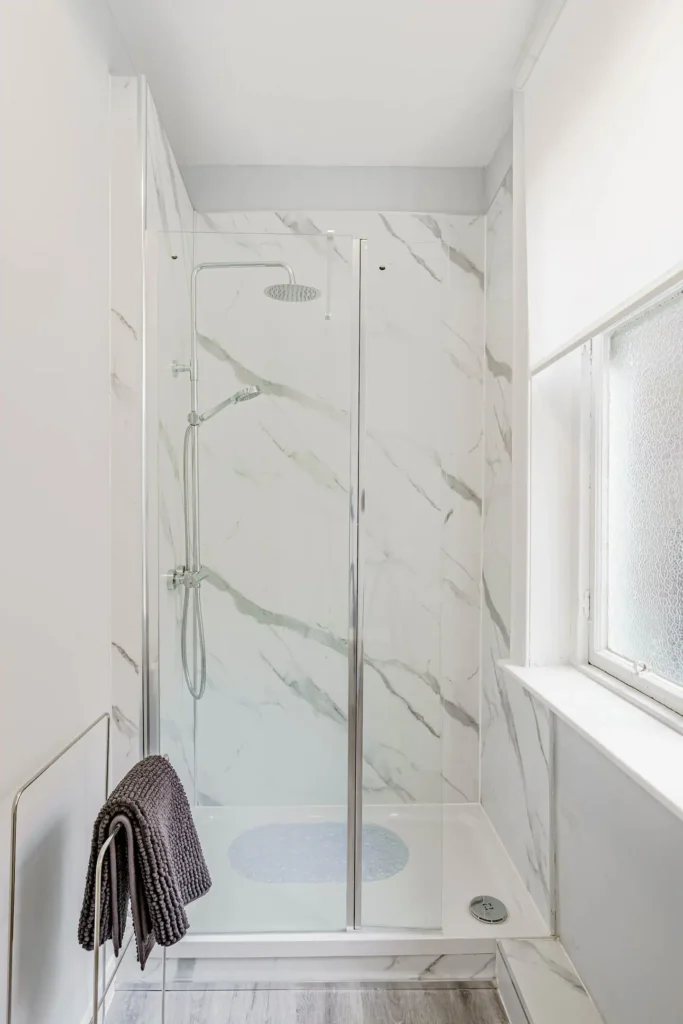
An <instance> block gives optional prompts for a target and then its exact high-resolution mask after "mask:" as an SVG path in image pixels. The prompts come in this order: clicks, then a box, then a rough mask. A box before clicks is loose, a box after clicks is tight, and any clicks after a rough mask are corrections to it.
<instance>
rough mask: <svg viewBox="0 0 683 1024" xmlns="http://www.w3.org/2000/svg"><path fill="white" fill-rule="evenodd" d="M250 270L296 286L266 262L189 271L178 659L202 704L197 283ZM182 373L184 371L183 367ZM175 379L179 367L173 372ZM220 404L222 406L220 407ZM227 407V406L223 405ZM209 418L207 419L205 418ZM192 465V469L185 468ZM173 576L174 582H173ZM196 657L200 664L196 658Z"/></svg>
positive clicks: (283, 267)
mask: <svg viewBox="0 0 683 1024" xmlns="http://www.w3.org/2000/svg"><path fill="white" fill-rule="evenodd" d="M252 268H266V269H268V268H279V269H281V270H284V271H285V272H286V274H287V276H288V278H289V284H290V285H295V284H296V279H295V277H294V271H293V270H292V268H291V267H290V266H289V264H288V263H282V262H279V261H278V262H275V261H267V262H251V263H248V262H239V263H232V262H227V263H226V262H217V263H198V264H197V266H196V267H194V268H193V270H192V278H191V283H190V323H191V334H190V363H189V372H190V414H189V416H188V423H189V425H188V427H187V429H186V432H185V442H184V446H183V487H184V495H183V500H184V516H185V566H184V574H183V575H185V574H186V578H185V579H183V580H179V581H178V582H181V583H183V584H184V585H185V586H186V590H185V594H184V596H183V612H182V622H181V657H182V662H183V675H184V678H185V682H186V684H187V688H188V690H189V691H190V693H191V695H192V697H193V698H194V699H195V700H201V698H202V697H203V696H204V692H205V690H206V644H205V640H204V617H203V614H202V597H201V578H200V575H201V571H202V557H201V534H200V518H199V426H200V424H201V423H202V417H201V416H200V414H199V351H198V344H197V279H198V277H199V275H200V274H201V273H203V272H204V271H208V270H245V269H252ZM181 369H184V367H182V368H181ZM172 370H173V372H174V374H176V375H177V373H178V370H179V364H174V367H173V368H172ZM219 404H222V403H219ZM226 404H227V403H226ZM216 411H218V409H217V407H214V409H212V410H209V413H210V414H211V415H213V413H214V412H216ZM207 418H208V417H207ZM190 464H191V469H190V468H188V467H189V466H190ZM176 575H177V574H175V573H174V577H173V578H174V580H175V578H176ZM187 577H189V579H191V580H192V581H193V582H192V584H191V589H192V593H191V594H190V589H189V588H187ZM190 606H191V610H192V634H193V644H192V660H193V666H192V672H190V668H189V664H188V655H187V647H188V645H187V632H188V628H189V620H190ZM198 655H199V662H197V656H198Z"/></svg>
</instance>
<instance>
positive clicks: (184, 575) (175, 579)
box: [166, 565, 209, 590]
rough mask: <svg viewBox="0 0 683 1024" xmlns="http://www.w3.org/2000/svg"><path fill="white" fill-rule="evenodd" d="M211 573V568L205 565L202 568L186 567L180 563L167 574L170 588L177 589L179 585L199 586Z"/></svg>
mask: <svg viewBox="0 0 683 1024" xmlns="http://www.w3.org/2000/svg"><path fill="white" fill-rule="evenodd" d="M208 575H209V570H208V569H205V568H204V567H203V566H202V567H201V568H200V569H186V568H185V566H184V565H179V566H178V567H177V568H175V569H172V570H171V572H169V573H167V574H166V579H167V581H168V589H169V590H177V589H178V587H198V586H199V585H200V583H201V582H202V580H205V579H206V577H207V576H208Z"/></svg>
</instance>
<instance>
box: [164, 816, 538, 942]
mask: <svg viewBox="0 0 683 1024" xmlns="http://www.w3.org/2000/svg"><path fill="white" fill-rule="evenodd" d="M344 815H345V811H344V808H342V807H290V808H283V807H271V808H268V807H259V808H243V807H232V808H229V807H219V808H209V807H198V808H196V809H195V820H196V822H197V829H198V832H199V836H200V839H201V842H202V846H203V848H204V851H205V855H206V858H207V863H208V866H209V870H210V872H211V874H212V877H213V887H212V889H211V891H210V892H209V893H208V894H207V895H206V896H205V897H203V898H202V899H201V900H199V901H197V903H195V904H193V905H192V906H191V907H190V908H189V917H190V924H191V932H190V936H191V938H192V940H193V942H192V943H187V944H186V945H187V946H188V948H187V949H183V952H182V955H184V956H192V955H197V956H198V955H200V954H198V953H196V954H193V953H192V952H191V948H192V945H193V943H194V942H196V941H197V940H198V939H199V937H202V939H206V940H207V942H208V943H209V946H207V945H206V943H205V945H204V948H203V949H202V952H201V955H202V956H216V955H217V954H216V953H215V952H212V951H211V948H210V942H211V937H212V936H215V937H216V939H218V938H219V937H220V936H221V935H222V936H226V935H229V934H231V933H232V935H240V936H243V935H245V934H248V933H249V932H254V933H259V934H261V935H263V934H279V935H281V936H283V935H284V933H286V932H290V933H299V934H300V935H301V936H302V941H303V937H304V936H305V935H306V933H309V934H310V933H315V932H318V933H324V932H334V931H340V930H341V929H343V928H344V926H345V896H346V889H345V884H344V881H343V880H342V881H339V882H315V881H310V882H263V881H256V880H253V879H250V878H247V877H245V875H244V874H242V873H240V872H238V871H237V870H235V869H234V868H233V866H232V864H231V862H230V858H229V849H230V844H231V843H232V842H233V840H234V839H235V838H236V837H237V836H241V835H243V834H244V833H245V832H246V831H247V830H249V829H251V828H258V827H259V826H263V825H266V824H271V823H278V824H282V823H287V822H291V823H310V822H319V821H337V822H344V820H345V817H344ZM440 817H441V809H440V808H436V807H423V806H419V805H410V806H397V805H395V804H393V805H392V804H390V805H385V806H378V805H370V806H369V807H368V809H367V812H366V820H367V821H368V822H370V823H374V824H379V825H381V826H383V827H385V828H389V829H391V830H393V831H394V832H395V833H396V834H397V835H398V836H399V837H400V838H401V839H402V840H403V842H404V843H405V844H406V846H407V847H408V852H409V858H408V862H407V864H406V865H405V867H404V868H403V870H401V871H399V872H398V873H397V874H395V875H393V876H391V877H389V878H385V879H383V880H378V881H365V882H364V883H363V890H362V899H363V909H362V921H363V924H364V925H365V926H367V927H369V928H383V929H385V930H386V929H389V930H391V929H401V928H404V929H405V928H409V929H412V930H413V934H419V931H418V930H422V932H421V933H422V935H425V934H426V930H428V929H434V930H436V929H439V928H442V931H441V935H442V936H443V939H444V940H450V941H454V940H457V941H465V940H466V941H469V942H484V943H486V942H494V941H495V940H496V938H498V937H503V936H506V935H513V936H519V935H527V936H538V935H545V934H547V931H548V930H547V927H546V926H545V924H544V922H543V920H542V918H541V916H540V914H539V912H538V910H537V909H536V907H535V906H534V903H533V901H532V899H531V898H530V896H529V894H528V892H527V891H526V889H525V886H524V884H523V883H522V881H521V879H520V877H519V875H518V873H517V871H516V870H515V868H514V866H513V864H512V862H511V860H510V858H509V857H508V855H507V853H506V852H505V849H504V847H503V845H502V843H501V842H500V840H499V838H498V836H497V835H496V833H495V831H494V829H493V827H492V826H491V823H490V822H489V820H488V818H487V817H486V814H485V813H484V812H483V811H482V809H481V807H480V806H479V805H477V804H451V805H449V806H447V807H446V808H444V818H445V820H444V823H443V826H442V825H441V822H440ZM442 850H443V854H442ZM479 895H494V896H498V897H499V898H501V899H502V900H503V901H504V903H505V904H506V906H507V908H508V914H509V916H508V920H507V921H506V922H504V923H503V924H500V925H496V926H491V925H487V924H483V923H481V922H479V921H476V920H475V919H474V918H473V917H472V915H471V914H470V913H469V903H470V901H471V900H472V899H473V898H474V897H475V896H479ZM393 934H394V935H396V934H400V932H398V931H395V932H394V933H393ZM434 934H436V931H435V932H434ZM256 937H257V936H253V941H256ZM405 938H406V933H405V932H404V933H403V939H405ZM299 945H300V944H299ZM280 946H281V948H283V949H286V948H287V943H286V942H285V943H284V945H282V943H280ZM398 947H399V948H398V949H391V950H390V951H391V952H399V951H400V947H401V943H400V942H399V944H398ZM275 948H276V949H277V948H279V947H278V945H277V944H276V946H275ZM409 951H410V952H411V953H412V952H420V953H421V952H422V950H409ZM440 951H442V950H440V949H438V948H437V949H436V952H440ZM454 951H457V952H460V951H461V950H460V949H457V950H453V949H452V948H446V949H444V950H443V952H454ZM464 951H466V952H470V951H471V952H475V951H476V952H486V951H488V950H487V948H486V947H485V948H484V949H481V948H476V949H471V950H470V949H466V950H464ZM225 952H226V953H227V952H228V950H227V949H226V950H225ZM261 952H264V953H269V951H268V950H262V951H261ZM373 952H375V950H373ZM425 952H432V948H429V949H427V950H425ZM233 955H237V954H233ZM240 955H253V954H250V953H249V949H248V944H247V947H246V951H244V952H242V953H240ZM283 955H285V954H284V953H283ZM292 955H297V954H294V953H293V954H292ZM298 955H306V954H305V952H302V951H301V950H300V949H298Z"/></svg>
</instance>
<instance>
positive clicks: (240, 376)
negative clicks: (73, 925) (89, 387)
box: [158, 231, 358, 933]
mask: <svg viewBox="0 0 683 1024" xmlns="http://www.w3.org/2000/svg"><path fill="white" fill-rule="evenodd" d="M184 241H186V240H184V239H183V238H181V237H179V236H176V237H171V238H169V239H168V243H169V244H168V245H165V246H161V247H160V255H159V268H158V273H159V286H158V293H159V305H158V318H159V324H158V331H159V339H160V347H161V349H162V357H161V360H160V366H159V394H160V409H159V419H160V445H159V464H160V473H159V476H160V496H159V502H160V507H159V511H160V515H159V521H160V551H161V558H162V560H163V559H165V562H164V561H162V563H161V566H160V569H161V572H162V573H163V572H164V570H167V576H168V571H170V570H172V569H173V568H177V567H178V566H182V565H184V564H185V556H184V547H183V535H184V517H183V509H182V490H183V488H182V478H183V457H182V452H183V436H184V433H185V430H186V427H187V425H188V420H187V417H188V414H189V413H190V412H191V386H190V380H189V376H190V375H189V373H187V372H186V371H185V366H187V365H188V364H189V363H190V362H191V353H190V351H189V345H190V330H189V328H190V322H189V321H190V316H189V310H188V305H187V303H188V296H190V289H189V282H188V279H187V278H188V274H187V266H186V265H183V264H182V261H181V259H180V258H178V257H179V254H180V252H181V250H182V247H183V243H184ZM353 256H354V254H353V242H352V240H351V239H350V238H343V237H336V238H335V240H334V243H333V244H331V243H330V242H329V241H328V239H327V237H326V236H320V235H314V234H311V235H300V236H297V235H290V234H267V233H264V234H239V233H222V232H218V231H217V232H207V233H196V234H195V235H194V255H193V265H194V267H195V268H197V267H199V266H203V265H207V264H217V263H218V264H225V263H228V264H240V266H231V267H216V268H211V269H207V271H206V272H204V271H202V272H199V273H197V272H196V271H195V277H196V300H195V311H196V339H197V365H198V374H197V376H198V380H197V394H196V402H195V404H196V410H195V411H196V413H197V414H198V416H199V418H200V420H201V422H199V423H198V424H197V426H196V428H195V429H196V436H197V440H198V474H197V485H198V486H197V493H198V501H197V502H196V506H197V508H198V524H199V534H200V540H201V569H202V572H201V575H202V578H201V580H197V581H196V582H198V583H199V586H198V588H197V589H198V593H199V598H200V601H201V609H202V621H203V633H204V640H205V644H204V646H205V652H206V686H205V691H204V693H203V696H202V697H201V699H200V700H194V699H193V698H192V697H191V696H190V694H189V692H188V688H187V685H186V681H185V679H184V677H183V671H182V658H181V651H180V650H179V647H180V641H179V635H182V630H183V601H184V598H185V592H184V591H185V590H186V588H185V587H184V586H183V585H180V586H178V587H176V588H175V589H174V590H173V589H171V590H167V589H166V582H167V580H165V581H164V583H163V585H162V587H161V590H160V662H161V682H160V691H161V750H162V752H168V753H169V755H170V756H171V757H172V760H173V762H174V764H175V765H176V767H178V768H179V771H180V772H181V775H182V776H183V781H184V782H185V785H186V788H187V789H188V792H189V793H190V794H191V796H192V801H193V804H194V813H195V818H196V823H197V828H198V831H199V835H200V839H201V841H202V845H203V847H204V850H205V854H206V857H207V861H208V865H209V869H210V871H211V875H212V878H213V887H212V889H211V892H210V893H209V894H208V895H207V896H206V897H205V898H204V899H202V900H201V901H199V902H198V903H197V904H195V905H193V906H192V907H191V908H190V919H191V924H192V928H193V931H195V932H203V933H225V932H251V931H253V932H273V931H288V932H294V931H328V930H335V929H343V928H345V927H346V923H347V919H346V883H347V746H348V692H349V690H348V686H349V679H348V577H349V558H348V552H349V516H348V508H349V491H350V464H351V453H350V446H351V428H350V410H351V394H352V381H353V380H354V379H355V378H354V375H355V373H356V370H357V367H356V364H355V361H356V360H357V350H358V324H357V310H358V302H357V293H356V299H355V314H354V295H353V292H354V277H353V262H354V258H353ZM260 263H266V264H274V265H273V266H266V267H259V266H256V264H260ZM279 264H286V265H288V267H291V269H292V271H293V273H294V274H295V275H296V281H297V282H298V283H300V284H305V285H308V286H311V287H312V288H314V289H317V290H318V292H319V296H318V297H317V298H315V299H312V300H311V299H310V295H307V294H302V293H301V292H300V291H299V292H297V291H295V290H289V291H288V290H287V289H282V288H277V289H275V290H274V292H273V291H271V293H270V294H266V293H265V292H264V290H265V289H268V288H269V286H272V285H285V284H287V282H288V278H289V271H288V270H287V269H286V268H284V267H282V266H279ZM283 299H284V300H285V301H283ZM301 299H308V300H309V301H300V300H301ZM287 300H294V301H287ZM327 312H329V313H330V317H329V319H328V318H326V313H327ZM172 363H176V364H177V365H175V366H172V365H171V364H172ZM245 389H250V391H251V395H250V397H251V399H252V400H249V401H236V402H233V403H230V404H228V405H226V406H225V407H223V408H221V409H220V411H217V412H215V414H212V415H211V416H210V417H209V416H206V413H207V412H208V411H212V412H213V410H214V409H215V408H216V407H218V406H221V404H222V403H223V402H224V401H225V399H226V398H228V397H230V396H232V395H235V394H236V393H240V392H243V391H244V390H245ZM202 417H205V418H203V419H202ZM191 476H192V474H191V473H190V477H191ZM166 563H168V565H166ZM192 582H193V583H194V582H195V581H192ZM196 599H197V592H195V593H193V594H192V595H191V602H190V603H191V608H192V600H196ZM189 618H190V621H189V626H188V627H187V633H186V638H187V648H188V652H189V653H188V659H189V661H190V662H193V661H194V662H195V663H198V664H199V665H201V637H200V630H199V629H198V627H197V626H196V625H195V623H196V621H197V620H196V616H195V615H194V614H193V612H192V610H191V611H190V617H189ZM194 671H196V668H193V667H192V665H191V667H190V674H192V672H194Z"/></svg>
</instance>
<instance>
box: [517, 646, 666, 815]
mask: <svg viewBox="0 0 683 1024" xmlns="http://www.w3.org/2000/svg"><path fill="white" fill-rule="evenodd" d="M500 671H502V672H503V673H504V675H505V676H506V677H507V678H508V679H511V680H513V681H514V682H515V683H517V684H519V685H520V686H522V687H523V688H524V690H525V691H526V692H527V693H528V694H529V695H530V697H532V698H533V699H534V701H535V702H536V703H540V704H542V705H543V706H544V707H545V708H546V709H547V710H548V711H549V712H553V713H554V714H556V715H557V716H558V718H561V719H562V720H563V721H565V722H566V723H567V724H568V725H570V726H571V727H572V728H573V729H575V730H576V732H578V733H579V734H580V735H581V736H583V737H584V739H586V740H588V742H589V743H591V744H592V745H593V746H594V747H596V748H597V749H598V750H599V751H600V752H601V753H603V754H604V755H605V756H606V757H607V758H608V759H609V760H610V761H612V762H613V763H614V764H616V765H617V767H619V768H621V769H622V770H623V771H624V772H625V773H626V775H628V776H629V778H631V779H633V780H634V782H637V783H638V785H639V786H641V787H642V788H643V789H644V790H645V791H646V792H648V793H649V794H650V795H651V796H653V797H654V798H655V799H656V800H658V801H659V803H661V804H663V805H664V806H665V807H666V808H667V809H668V810H669V811H671V812H672V813H673V814H675V815H676V816H677V817H678V818H683V735H682V734H681V732H679V731H678V730H677V729H673V728H671V727H670V726H668V725H666V724H665V723H664V722H661V721H658V720H657V719H656V718H653V717H652V715H649V714H647V712H645V711H643V710H642V709H641V708H639V707H636V706H634V705H633V704H631V703H630V701H628V700H624V698H622V697H620V696H618V695H617V694H616V693H613V692H611V691H610V690H609V689H608V688H607V687H606V686H602V685H601V684H600V683H598V682H596V681H595V680H594V679H591V678H589V676H587V675H586V674H584V673H583V672H580V671H579V670H578V669H576V668H574V667H573V666H571V665H555V666H553V665H543V666H533V667H531V668H522V667H520V666H516V665H504V666H501V668H500Z"/></svg>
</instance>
